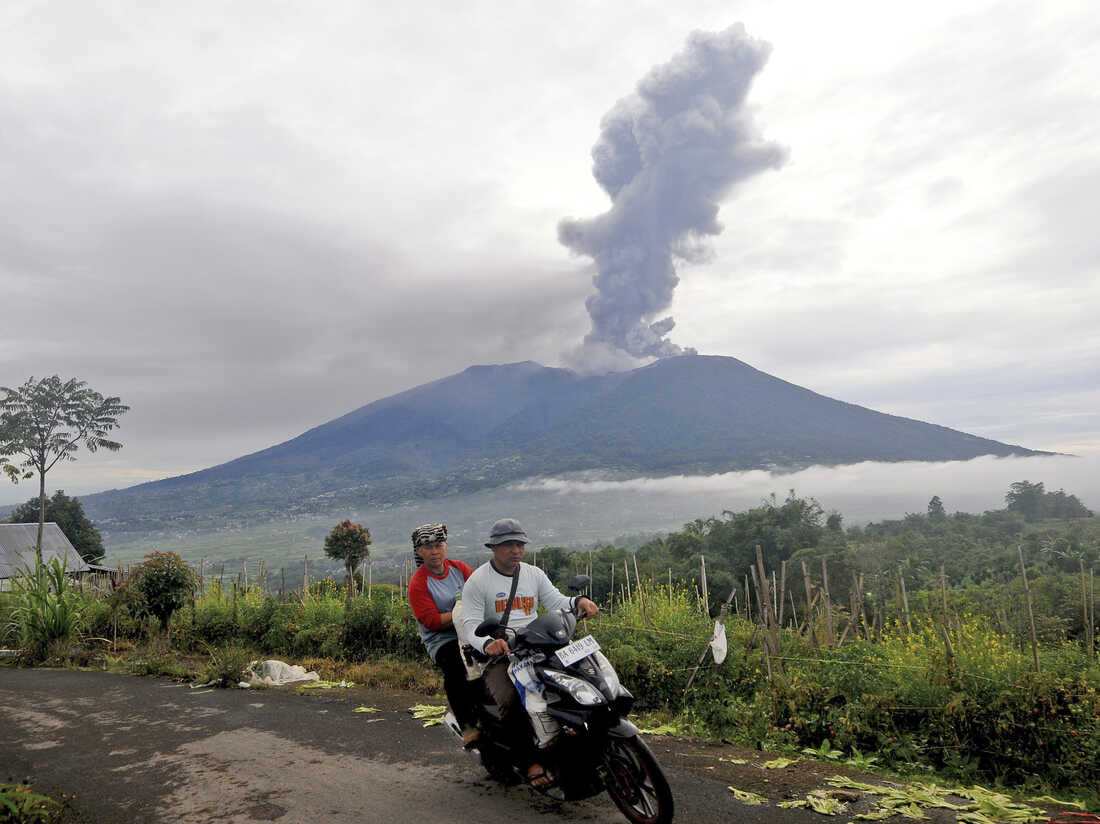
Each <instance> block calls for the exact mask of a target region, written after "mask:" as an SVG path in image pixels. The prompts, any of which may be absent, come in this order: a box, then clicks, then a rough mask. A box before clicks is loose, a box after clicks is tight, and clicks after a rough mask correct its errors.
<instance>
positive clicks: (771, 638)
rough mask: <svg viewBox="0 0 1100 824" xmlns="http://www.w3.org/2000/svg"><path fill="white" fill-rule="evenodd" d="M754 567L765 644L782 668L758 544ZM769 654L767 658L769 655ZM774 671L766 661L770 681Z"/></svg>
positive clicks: (779, 645)
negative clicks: (758, 581)
mask: <svg viewBox="0 0 1100 824" xmlns="http://www.w3.org/2000/svg"><path fill="white" fill-rule="evenodd" d="M756 567H757V569H758V571H759V573H760V587H761V591H760V592H759V593H757V594H758V595H759V596H760V602H761V603H760V611H761V614H762V615H763V616H764V629H765V633H764V637H765V638H766V639H767V641H768V643H767V646H768V647H769V648H770V652H771V655H775V657H776V661H775V664H776V668H778V669H780V670H782V668H783V662H782V659H780V657H779V656H780V654H781V653H782V647H781V644H782V641H781V639H780V636H779V630H778V629H777V628H776V626H775V619H776V615H775V611H774V604H773V602H772V597H771V592H770V591H769V585H768V574H767V572H766V571H765V569H764V553H763V552H762V551H761V550H760V545H759V544H757V546H756ZM771 655H769V656H768V657H769V659H770V657H771ZM773 675H774V673H773V672H772V665H771V661H770V660H769V661H768V680H769V681H771V680H772V678H773Z"/></svg>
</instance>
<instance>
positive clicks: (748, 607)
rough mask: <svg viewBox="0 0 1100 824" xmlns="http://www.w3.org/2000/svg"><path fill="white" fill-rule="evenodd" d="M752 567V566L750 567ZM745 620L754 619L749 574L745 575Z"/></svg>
mask: <svg viewBox="0 0 1100 824" xmlns="http://www.w3.org/2000/svg"><path fill="white" fill-rule="evenodd" d="M749 569H752V567H749ZM745 620H746V621H751V620H752V593H750V592H749V576H748V575H747V574H746V575H745Z"/></svg>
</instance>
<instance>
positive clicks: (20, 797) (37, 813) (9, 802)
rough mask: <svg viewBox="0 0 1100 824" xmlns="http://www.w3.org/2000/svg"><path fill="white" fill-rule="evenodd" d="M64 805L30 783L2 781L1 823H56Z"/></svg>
mask: <svg viewBox="0 0 1100 824" xmlns="http://www.w3.org/2000/svg"><path fill="white" fill-rule="evenodd" d="M62 810H63V806H62V805H61V804H60V803H59V802H57V801H55V800H54V799H52V798H50V797H49V796H48V795H43V794H42V793H37V792H35V791H34V790H33V789H32V788H31V786H30V785H29V784H4V783H0V824H54V822H56V821H59V820H60V818H61V812H62Z"/></svg>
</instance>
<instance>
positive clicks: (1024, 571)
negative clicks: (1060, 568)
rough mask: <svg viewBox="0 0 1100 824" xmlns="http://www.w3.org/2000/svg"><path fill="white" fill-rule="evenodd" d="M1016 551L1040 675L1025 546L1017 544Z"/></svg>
mask: <svg viewBox="0 0 1100 824" xmlns="http://www.w3.org/2000/svg"><path fill="white" fill-rule="evenodd" d="M1016 552H1017V554H1018V555H1019V556H1020V575H1021V576H1023V579H1024V595H1025V596H1026V597H1027V621H1028V625H1029V626H1030V627H1031V657H1032V659H1033V660H1034V661H1035V674H1036V675H1039V674H1041V673H1040V670H1039V638H1038V636H1037V635H1036V633H1035V612H1034V610H1033V609H1032V607H1031V586H1030V585H1029V584H1028V582H1027V569H1025V568H1024V548H1023V547H1022V546H1021V545H1020V544H1016Z"/></svg>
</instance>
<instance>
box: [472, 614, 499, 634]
mask: <svg viewBox="0 0 1100 824" xmlns="http://www.w3.org/2000/svg"><path fill="white" fill-rule="evenodd" d="M499 625H500V621H498V620H497V619H496V618H486V619H485V620H484V621H482V622H481V623H480V624H478V625H477V629H476V630H474V634H475V635H490V636H491V635H492V634H493V630H494V629H496V628H497V627H498V626H499Z"/></svg>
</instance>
